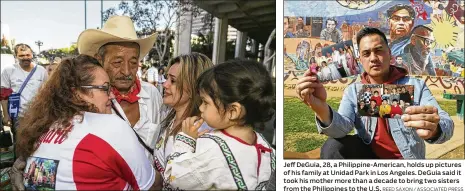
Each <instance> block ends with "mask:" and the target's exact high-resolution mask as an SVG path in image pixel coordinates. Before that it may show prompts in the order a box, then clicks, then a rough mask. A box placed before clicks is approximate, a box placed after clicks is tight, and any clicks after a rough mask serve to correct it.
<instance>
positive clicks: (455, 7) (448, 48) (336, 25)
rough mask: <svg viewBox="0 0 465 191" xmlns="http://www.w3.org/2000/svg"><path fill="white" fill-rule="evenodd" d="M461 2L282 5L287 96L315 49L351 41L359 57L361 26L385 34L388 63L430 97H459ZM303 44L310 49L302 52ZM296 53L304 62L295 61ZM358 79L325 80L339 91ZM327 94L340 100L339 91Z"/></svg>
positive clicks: (417, 0)
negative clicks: (422, 82)
mask: <svg viewBox="0 0 465 191" xmlns="http://www.w3.org/2000/svg"><path fill="white" fill-rule="evenodd" d="M464 3H465V0H449V1H444V0H443V1H428V0H424V1H423V0H421V1H420V0H409V1H385V0H383V1H378V0H366V1H353V0H352V1H351V0H334V1H312V2H311V3H309V2H308V1H284V16H285V18H284V83H285V85H284V87H285V96H294V94H295V91H293V90H291V89H293V87H295V83H296V81H297V79H299V77H300V76H301V75H302V74H303V72H304V71H305V70H307V69H308V67H309V64H308V62H310V60H311V59H312V58H314V59H316V58H317V57H318V56H319V55H317V51H315V50H316V49H317V48H320V49H325V47H329V46H331V45H333V44H335V43H339V42H342V41H352V42H354V43H353V50H354V53H355V57H356V58H357V57H358V56H359V55H358V47H357V44H356V43H355V35H356V34H357V32H358V31H360V30H361V29H362V28H364V27H376V28H378V29H380V30H381V31H383V32H384V33H385V34H386V37H387V38H388V41H389V46H390V48H391V52H392V55H393V57H392V60H391V64H392V65H397V66H400V67H403V68H405V69H407V70H408V71H409V74H410V75H411V76H413V77H417V78H421V79H423V80H425V82H426V83H427V85H428V86H429V87H430V88H431V91H432V92H433V93H438V95H442V93H444V92H448V93H456V94H463V93H464V80H463V77H464V43H465V42H464V36H465V34H464V24H465V20H464V10H465V9H464ZM310 10H311V11H310ZM303 42H307V43H308V45H309V46H306V47H304V49H305V51H302V49H303V48H302V43H303ZM317 44H319V47H317V46H316V45H317ZM298 46H300V47H298ZM320 46H321V47H320ZM297 51H300V52H297ZM300 54H302V55H303V57H302V59H300V60H299V59H296V58H295V57H297V55H299V58H300V57H301V56H300ZM323 56H325V55H323ZM316 60H317V64H319V66H321V62H320V63H318V59H316ZM360 68H361V67H360ZM361 69H362V70H363V68H361ZM357 80H359V79H358V77H348V78H343V79H339V80H333V81H329V82H325V86H326V87H327V89H328V90H335V92H339V91H341V90H343V89H344V88H345V87H347V85H348V84H350V83H353V82H355V81H357ZM329 96H339V97H340V96H342V92H340V93H335V94H331V93H330V94H329Z"/></svg>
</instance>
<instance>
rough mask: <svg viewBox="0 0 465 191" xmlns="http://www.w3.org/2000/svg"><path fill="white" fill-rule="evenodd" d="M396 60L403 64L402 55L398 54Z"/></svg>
mask: <svg viewBox="0 0 465 191" xmlns="http://www.w3.org/2000/svg"><path fill="white" fill-rule="evenodd" d="M396 62H397V64H402V57H400V56H398V57H397V58H396Z"/></svg>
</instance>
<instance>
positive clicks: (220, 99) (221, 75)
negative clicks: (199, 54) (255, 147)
mask: <svg viewBox="0 0 465 191" xmlns="http://www.w3.org/2000/svg"><path fill="white" fill-rule="evenodd" d="M197 91H198V92H199V93H200V92H202V93H205V94H207V95H209V96H210V97H211V99H212V100H213V101H214V103H215V106H216V108H220V107H219V106H220V104H221V106H222V109H223V112H225V111H226V109H227V108H228V107H229V105H230V104H231V103H234V102H238V103H240V104H241V105H242V106H243V107H244V108H245V115H244V117H243V118H242V119H241V122H240V123H241V125H251V126H253V124H254V123H256V122H265V121H268V120H270V119H271V117H272V116H273V114H274V109H275V90H274V87H273V82H272V80H271V76H270V74H269V73H268V71H267V70H266V68H265V66H263V65H262V64H259V63H257V62H255V61H251V60H245V59H234V60H230V61H227V62H224V63H221V64H218V65H215V66H214V67H212V68H210V69H208V70H206V71H205V72H203V73H202V75H200V77H199V78H198V79H197ZM219 110H220V109H219ZM220 111H221V110H220ZM223 114H224V113H223Z"/></svg>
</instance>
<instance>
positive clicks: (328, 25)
mask: <svg viewBox="0 0 465 191" xmlns="http://www.w3.org/2000/svg"><path fill="white" fill-rule="evenodd" d="M335 28H336V22H334V21H331V20H328V21H327V23H326V30H328V32H333V30H334V29H335Z"/></svg>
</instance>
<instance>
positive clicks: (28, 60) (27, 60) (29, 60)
mask: <svg viewBox="0 0 465 191" xmlns="http://www.w3.org/2000/svg"><path fill="white" fill-rule="evenodd" d="M19 61H20V62H32V59H23V60H19Z"/></svg>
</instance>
